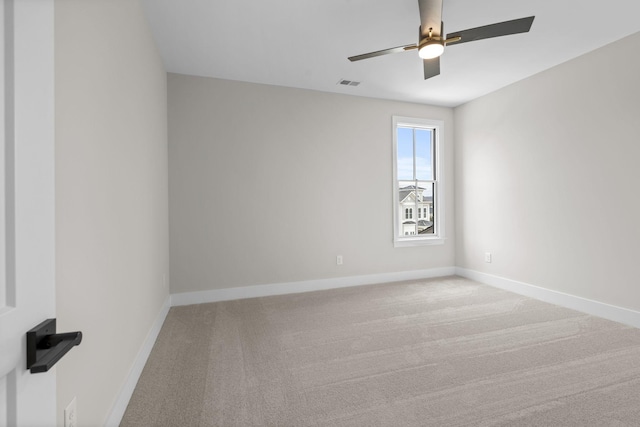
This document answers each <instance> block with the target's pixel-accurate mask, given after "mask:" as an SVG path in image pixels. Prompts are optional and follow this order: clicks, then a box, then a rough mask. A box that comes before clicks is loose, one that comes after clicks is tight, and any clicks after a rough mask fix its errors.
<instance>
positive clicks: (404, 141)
mask: <svg viewBox="0 0 640 427" xmlns="http://www.w3.org/2000/svg"><path fill="white" fill-rule="evenodd" d="M397 138H398V153H397V154H398V164H397V168H398V180H401V179H413V129H411V128H402V127H399V128H398V129H397Z"/></svg>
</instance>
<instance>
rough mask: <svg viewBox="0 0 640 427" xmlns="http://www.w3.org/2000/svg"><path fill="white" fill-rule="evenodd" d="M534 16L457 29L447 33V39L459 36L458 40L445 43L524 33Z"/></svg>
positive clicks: (529, 27)
mask: <svg viewBox="0 0 640 427" xmlns="http://www.w3.org/2000/svg"><path fill="white" fill-rule="evenodd" d="M534 18H535V16H529V17H527V18H521V19H514V20H513V21H505V22H499V23H497V24H491V25H485V26H484V27H476V28H470V29H468V30H463V31H457V32H455V33H449V34H447V39H451V38H453V37H461V39H460V40H459V41H451V42H447V45H456V44H461V43H466V42H473V41H476V40H482V39H489V38H492V37H500V36H508V35H511V34H519V33H526V32H528V31H529V30H530V29H531V24H533V19H534Z"/></svg>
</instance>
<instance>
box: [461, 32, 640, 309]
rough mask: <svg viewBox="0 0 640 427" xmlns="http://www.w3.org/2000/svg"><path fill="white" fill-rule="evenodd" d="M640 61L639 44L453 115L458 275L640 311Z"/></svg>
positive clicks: (581, 61)
mask: <svg viewBox="0 0 640 427" xmlns="http://www.w3.org/2000/svg"><path fill="white" fill-rule="evenodd" d="M638 51H640V33H638V34H635V35H633V36H630V37H628V38H626V39H623V40H621V41H618V42H616V43H614V44H611V45H609V46H606V47H604V48H602V49H599V50H597V51H594V52H592V53H589V54H587V55H585V56H582V57H580V58H577V59H575V60H572V61H570V62H568V63H565V64H562V65H560V66H558V67H556V68H553V69H551V70H548V71H546V72H543V73H540V74H538V75H536V76H533V77H531V78H529V79H527V80H524V81H521V82H519V83H516V84H514V85H512V86H509V87H507V88H505V89H503V90H500V91H498V92H495V93H493V94H490V95H487V96H485V97H482V98H479V99H477V100H475V101H472V102H470V103H468V104H467V105H464V106H461V107H458V108H457V109H456V110H455V117H454V120H455V134H456V216H457V222H456V224H457V246H456V257H457V258H456V265H458V266H460V267H464V268H469V269H473V270H476V271H480V272H485V273H489V274H494V275H497V276H502V277H506V278H509V279H513V280H518V281H522V282H526V283H529V284H533V285H537V286H541V287H544V288H548V289H552V290H556V291H561V292H565V293H568V294H572V295H577V296H581V297H584V298H588V299H593V300H597V301H601V302H605V303H610V304H614V305H618V306H622V307H627V308H631V309H635V310H640V287H638V285H637V281H638V276H637V268H636V267H637V263H638V254H639V250H638V247H639V246H638V245H639V242H640V225H639V224H640V223H639V219H640V197H638V183H639V182H640V168H638V159H640V144H639V143H638V142H639V141H640V139H639V135H640V120H639V118H640V84H639V83H638V76H640V56H638V55H637V54H636V53H637V52H638ZM485 251H490V252H492V253H493V263H491V264H486V263H484V259H483V258H484V252H485Z"/></svg>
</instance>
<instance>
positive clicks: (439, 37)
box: [349, 0, 535, 80]
mask: <svg viewBox="0 0 640 427" xmlns="http://www.w3.org/2000/svg"><path fill="white" fill-rule="evenodd" d="M442 1H443V0H418V8H419V9H420V33H419V37H418V43H417V44H409V45H405V46H398V47H392V48H391V49H384V50H377V51H375V52H369V53H364V54H362V55H356V56H350V57H349V61H351V62H353V61H360V60H362V59H368V58H374V57H376V56H381V55H387V54H390V53H398V52H404V51H407V50H414V49H418V55H419V56H420V57H421V58H422V59H423V62H424V79H425V80H426V79H429V78H431V77H435V76H437V75H439V74H440V55H442V53H443V52H444V47H445V46H446V45H454V44H461V43H466V42H472V41H476V40H482V39H489V38H492V37H500V36H508V35H511V34H519V33H526V32H528V31H529V30H530V29H531V24H533V19H534V18H535V16H529V17H527V18H520V19H514V20H512V21H504V22H499V23H497V24H491V25H485V26H482V27H476V28H470V29H468V30H462V31H456V32H454V33H449V34H447V36H446V37H444V23H443V22H442Z"/></svg>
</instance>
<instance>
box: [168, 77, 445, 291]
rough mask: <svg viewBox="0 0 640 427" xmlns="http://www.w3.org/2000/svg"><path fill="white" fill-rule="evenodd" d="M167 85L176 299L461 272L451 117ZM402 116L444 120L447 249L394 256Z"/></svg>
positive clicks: (190, 80)
mask: <svg viewBox="0 0 640 427" xmlns="http://www.w3.org/2000/svg"><path fill="white" fill-rule="evenodd" d="M168 88H169V177H170V179H169V182H170V189H169V194H170V196H169V199H170V241H171V257H170V258H171V292H172V293H180V292H189V291H200V290H211V289H221V288H229V287H239V286H247V285H257V284H269V283H284V282H296V281H304V280H312V279H324V278H331V277H343V276H355V275H368V274H376V273H388V272H398V271H407V270H421V269H429V268H438V267H451V266H453V262H454V238H453V237H454V224H453V222H454V217H453V200H454V198H453V184H454V183H453V150H452V146H453V124H452V122H451V119H452V115H453V111H452V110H451V109H448V108H439V107H429V106H424V105H418V104H409V103H399V102H390V101H382V100H373V99H367V98H360V97H353V96H343V95H336V94H328V93H321V92H314V91H308V90H300V89H291V88H283V87H275V86H265V85H257V84H250V83H240V82H232V81H225V80H218V79H210V78H201V77H193V76H184V75H176V74H169V76H168ZM392 115H401V116H409V117H424V118H432V119H440V120H444V122H445V129H446V134H445V144H444V159H445V161H444V165H445V168H446V170H445V176H446V188H447V195H446V196H447V198H446V209H447V214H446V219H447V224H448V228H447V237H448V240H447V241H446V243H445V244H444V245H440V246H430V247H412V248H394V247H393V243H392V239H393V228H392V192H391V189H392V181H391V179H392V177H391V174H392V172H391V168H392V160H391V159H392V145H391V144H392V139H391V138H392V130H391V117H392ZM336 255H343V256H344V265H342V266H337V265H336Z"/></svg>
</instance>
